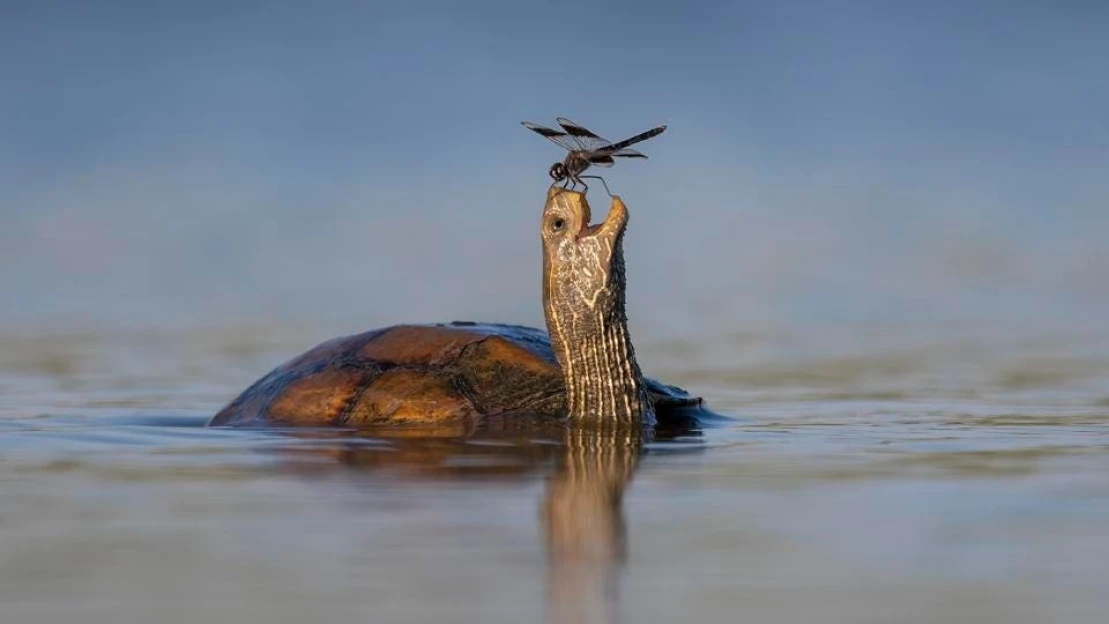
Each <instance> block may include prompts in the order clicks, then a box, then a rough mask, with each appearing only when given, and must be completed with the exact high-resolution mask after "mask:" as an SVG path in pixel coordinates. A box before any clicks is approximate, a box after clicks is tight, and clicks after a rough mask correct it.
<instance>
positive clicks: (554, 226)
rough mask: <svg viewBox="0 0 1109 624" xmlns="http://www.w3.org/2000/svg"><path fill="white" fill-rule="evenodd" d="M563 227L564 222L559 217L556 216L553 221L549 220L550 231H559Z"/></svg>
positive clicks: (564, 225)
mask: <svg viewBox="0 0 1109 624" xmlns="http://www.w3.org/2000/svg"><path fill="white" fill-rule="evenodd" d="M564 227H566V222H565V221H563V220H562V219H561V218H556V219H555V220H554V221H551V231H552V232H561V231H562V228H564Z"/></svg>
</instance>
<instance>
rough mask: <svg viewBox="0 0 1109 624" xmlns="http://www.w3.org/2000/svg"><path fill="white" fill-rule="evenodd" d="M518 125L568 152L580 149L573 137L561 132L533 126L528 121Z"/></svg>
mask: <svg viewBox="0 0 1109 624" xmlns="http://www.w3.org/2000/svg"><path fill="white" fill-rule="evenodd" d="M520 123H521V124H523V126H524V127H525V128H527V129H528V130H531V131H532V132H535V133H537V134H539V135H541V136H544V137H546V138H548V139H550V140H551V141H553V142H555V143H556V144H558V146H559V147H561V148H562V149H564V150H566V151H568V152H572V151H574V150H577V149H581V148H580V147H579V146H578V144H577V142H576V141H575V140H574V137H572V136H570V135H569V134H566V133H565V132H562V131H560V130H552V129H550V128H547V127H546V126H540V125H539V124H533V123H531V122H530V121H521V122H520Z"/></svg>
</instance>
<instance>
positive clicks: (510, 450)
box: [277, 425, 693, 624]
mask: <svg viewBox="0 0 1109 624" xmlns="http://www.w3.org/2000/svg"><path fill="white" fill-rule="evenodd" d="M290 433H291V435H294V436H296V438H298V439H299V440H300V441H302V442H309V443H308V444H306V445H292V446H281V447H278V449H277V452H279V453H280V454H281V455H282V457H283V459H284V460H285V461H284V462H283V463H284V465H285V466H286V468H289V469H292V470H294V471H296V472H298V473H301V474H307V473H312V472H315V471H328V470H333V469H334V468H335V467H336V466H342V467H344V468H351V467H354V468H356V469H358V470H360V471H361V470H374V471H390V472H394V473H396V474H398V475H403V477H404V478H406V479H410V480H414V481H418V480H419V479H448V480H453V479H458V480H472V479H475V478H482V477H487V478H495V479H519V478H526V477H531V476H536V475H538V474H541V473H542V472H544V471H546V472H547V473H548V474H547V475H546V487H545V489H544V494H543V499H542V501H541V502H540V504H539V509H540V513H539V516H540V524H541V531H540V533H541V535H542V536H543V539H544V543H545V550H546V553H547V587H546V596H547V620H548V621H549V622H551V623H552V624H555V623H557V624H562V623H564V622H614V621H617V619H618V612H619V602H618V585H619V580H620V571H621V568H622V566H623V563H624V561H625V559H626V555H627V543H626V533H625V524H624V513H623V507H622V502H623V495H624V489H625V488H626V487H627V484H628V483H629V482H630V481H631V479H632V475H633V474H634V472H635V469H636V466H637V464H638V462H639V457H640V455H641V453H642V452H643V448H644V442H645V441H646V440H647V439H648V438H652V439H654V436H653V435H652V432H646V431H643V430H640V429H638V428H634V429H624V428H618V429H609V430H603V431H602V430H580V429H569V428H566V427H562V426H557V427H551V426H549V425H548V426H546V427H538V426H537V427H534V428H531V429H528V430H525V431H519V430H516V431H512V432H506V431H498V432H495V433H493V432H489V431H483V432H479V433H475V434H473V435H470V436H469V437H461V436H459V435H458V433H459V432H456V431H438V432H436V431H427V430H417V431H383V432H375V434H374V435H373V437H365V436H364V435H363V434H355V436H356V437H351V436H350V433H349V432H347V433H345V434H336V433H335V432H333V431H327V430H323V431H321V430H315V431H292V432H290ZM687 433H693V432H692V431H690V430H684V431H667V432H666V433H665V438H663V439H670V438H671V437H672V436H677V435H681V434H687ZM337 435H340V436H341V437H336V436H337ZM321 460H323V461H321ZM412 487H414V488H418V487H419V485H418V484H415V483H413V485H412Z"/></svg>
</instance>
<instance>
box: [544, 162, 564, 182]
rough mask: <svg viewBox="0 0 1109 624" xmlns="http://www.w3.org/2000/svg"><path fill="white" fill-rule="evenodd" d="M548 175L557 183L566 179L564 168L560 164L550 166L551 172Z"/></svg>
mask: <svg viewBox="0 0 1109 624" xmlns="http://www.w3.org/2000/svg"><path fill="white" fill-rule="evenodd" d="M548 173H549V174H550V176H551V179H553V180H554V181H555V182H557V181H559V180H561V179H563V178H565V177H566V167H563V166H562V163H555V164H553V165H551V170H550V171H549V172H548Z"/></svg>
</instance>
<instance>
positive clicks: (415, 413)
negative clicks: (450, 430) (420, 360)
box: [341, 368, 478, 427]
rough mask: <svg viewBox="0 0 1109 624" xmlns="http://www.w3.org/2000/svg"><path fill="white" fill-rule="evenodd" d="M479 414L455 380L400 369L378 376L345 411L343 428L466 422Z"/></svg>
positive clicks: (416, 370) (419, 371) (423, 372)
mask: <svg viewBox="0 0 1109 624" xmlns="http://www.w3.org/2000/svg"><path fill="white" fill-rule="evenodd" d="M477 414H478V412H477V410H476V409H475V408H474V405H473V403H471V402H470V401H469V400H468V399H467V398H466V397H465V396H464V395H461V394H460V393H459V392H457V390H456V389H455V386H454V384H453V383H452V380H451V379H449V378H448V377H446V376H443V375H429V374H428V373H427V371H424V370H419V369H403V368H397V369H393V370H389V371H386V372H384V373H382V374H380V375H378V376H377V377H376V378H375V379H374V380H373V381H372V382H371V383H369V384H368V385H367V386H366V387H365V388H364V390H363V391H362V392H361V394H359V396H358V398H357V400H356V401H355V402H353V403H352V404H351V406H350V408H349V409H348V410H347V411H346V415H345V418H344V419H343V421H342V423H341V424H344V425H347V426H351V427H358V426H365V425H411V424H423V423H441V422H448V421H453V420H465V419H468V418H472V417H474V416H476V415H477Z"/></svg>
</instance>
